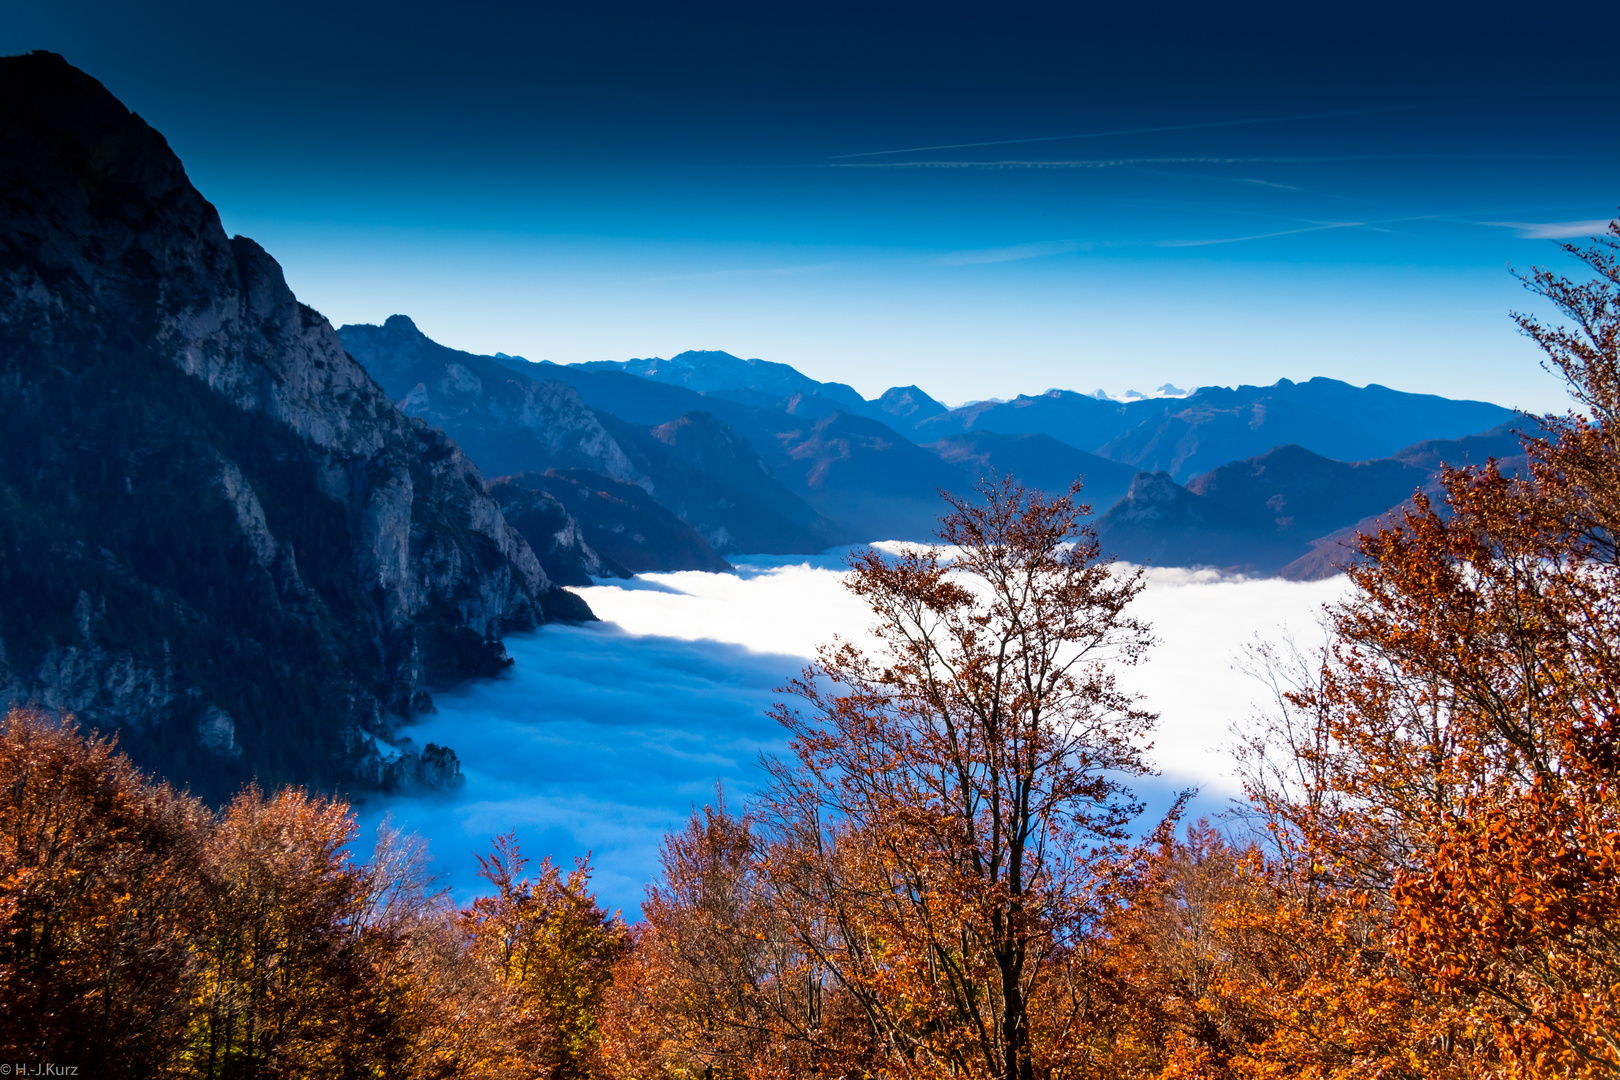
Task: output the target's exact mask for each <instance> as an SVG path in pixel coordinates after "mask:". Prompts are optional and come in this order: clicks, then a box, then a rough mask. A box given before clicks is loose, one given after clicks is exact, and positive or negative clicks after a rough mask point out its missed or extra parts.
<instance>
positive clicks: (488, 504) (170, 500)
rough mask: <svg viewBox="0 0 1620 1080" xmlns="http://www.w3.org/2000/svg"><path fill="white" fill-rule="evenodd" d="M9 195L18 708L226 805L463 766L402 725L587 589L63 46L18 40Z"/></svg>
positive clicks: (11, 638) (5, 489)
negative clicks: (70, 719) (22, 44)
mask: <svg viewBox="0 0 1620 1080" xmlns="http://www.w3.org/2000/svg"><path fill="white" fill-rule="evenodd" d="M0 195H3V198H0V415H3V416H4V417H5V423H4V425H3V426H0V704H3V703H5V702H15V701H29V702H35V703H38V704H41V705H44V706H48V707H51V708H54V709H57V710H60V711H62V712H65V713H72V714H74V715H76V716H77V717H78V718H79V719H80V720H81V721H82V722H85V723H88V724H91V725H94V726H97V727H100V728H103V729H107V730H116V731H117V732H118V734H119V738H120V740H121V745H122V746H123V748H124V749H125V750H127V751H128V752H130V753H131V754H132V755H133V757H134V758H135V759H136V760H137V761H138V762H140V763H141V764H142V765H144V766H146V767H148V768H153V769H156V770H158V771H160V772H161V773H162V774H163V775H165V776H166V777H168V778H169V779H171V780H174V781H176V782H179V783H185V784H190V785H191V786H192V787H193V789H194V790H197V791H198V792H200V793H203V794H205V795H208V796H210V797H220V796H223V795H224V794H226V793H228V792H231V791H234V790H235V789H237V788H238V787H239V786H240V785H241V783H242V782H244V781H245V780H247V779H249V778H250V777H257V778H259V779H260V780H261V781H262V782H264V783H266V784H277V783H280V782H283V781H293V782H300V783H311V784H316V785H319V786H324V787H331V786H333V785H354V784H358V785H361V786H367V785H380V786H383V787H411V786H418V785H423V784H426V785H429V786H432V785H443V784H448V783H454V782H456V780H457V779H458V770H457V763H456V759H455V755H454V753H453V752H451V751H449V750H447V749H445V748H442V747H434V746H429V747H426V748H422V749H420V750H419V749H417V748H416V747H414V745H413V744H411V743H410V742H409V741H408V740H401V739H398V738H396V735H397V732H396V727H397V725H398V724H399V723H400V722H401V721H403V720H405V719H407V718H408V717H410V716H411V715H413V714H415V713H419V712H421V711H422V710H424V709H428V708H431V704H432V703H431V697H430V690H431V689H432V688H434V687H437V686H443V685H449V684H452V683H455V682H458V681H460V680H463V679H465V678H468V677H470V676H474V675H480V674H488V673H492V672H495V671H498V670H500V669H501V668H502V667H504V666H505V665H506V664H507V663H508V662H509V661H508V660H507V658H506V653H505V649H504V648H503V646H502V635H503V634H504V633H506V632H508V631H511V630H520V629H527V628H531V627H534V626H536V625H537V624H539V623H541V622H543V621H545V620H547V619H552V618H573V619H585V618H589V617H590V612H589V609H588V608H587V607H586V606H585V604H584V603H583V601H581V600H580V599H579V598H578V597H577V596H575V595H573V594H571V593H568V592H565V591H564V590H563V589H561V588H560V587H559V586H558V585H557V583H556V582H555V581H554V580H553V579H552V578H551V577H550V576H549V575H548V574H547V573H546V571H545V570H544V569H543V568H542V566H541V564H540V562H539V561H538V560H537V559H536V557H535V554H534V552H533V551H532V550H531V548H530V547H529V545H528V544H526V543H525V542H524V541H523V539H522V537H521V536H519V535H518V533H517V532H516V531H515V530H513V529H512V528H511V527H510V526H509V525H508V524H507V522H506V520H505V519H504V517H503V516H502V514H501V510H500V507H499V505H498V504H497V502H496V500H495V499H494V498H492V497H491V496H490V495H489V494H488V493H487V491H486V489H485V485H484V480H483V477H482V475H481V474H480V472H479V469H478V468H477V466H476V465H474V464H473V462H472V461H471V460H469V459H468V457H467V456H466V455H465V454H464V453H463V452H462V450H461V449H460V448H459V447H458V446H457V445H456V444H455V443H454V442H453V441H452V440H451V439H450V438H448V437H447V436H446V435H445V434H444V433H443V432H442V431H440V430H436V429H435V428H434V427H433V426H432V425H430V424H428V423H425V422H423V421H421V420H414V419H411V418H409V417H407V416H405V415H404V414H403V413H401V412H400V411H399V409H397V408H396V407H395V406H394V404H393V402H392V401H391V399H390V396H389V395H388V394H387V393H385V392H384V390H383V389H382V388H381V387H379V386H378V385H377V383H376V382H375V381H373V380H372V378H371V377H370V376H369V375H367V373H366V371H365V369H364V368H362V367H361V366H360V364H358V363H356V362H355V361H354V360H353V359H352V358H351V357H350V356H349V355H348V353H347V352H346V351H345V349H344V347H343V344H342V342H340V341H339V339H338V337H337V334H336V332H335V331H334V330H333V329H332V327H331V325H330V324H329V323H328V322H327V321H326V320H325V319H324V318H322V317H321V316H320V314H319V313H318V312H316V311H314V310H313V309H311V308H309V307H307V306H305V305H303V304H300V303H299V302H298V301H297V299H296V298H295V297H294V296H293V294H292V292H291V291H290V290H289V289H288V288H287V285H286V283H285V281H284V280H283V277H282V272H281V268H280V267H279V266H278V265H277V264H276V262H275V260H274V259H272V258H271V257H270V256H269V255H268V254H267V253H266V252H265V251H264V250H263V249H261V248H260V247H259V246H258V245H257V244H255V243H254V242H253V241H252V240H249V239H247V238H245V237H240V236H238V237H227V236H226V234H225V231H224V230H223V228H221V225H220V220H219V215H218V214H217V213H216V212H215V210H214V208H213V207H212V206H211V205H209V203H208V202H207V201H206V200H205V199H204V198H203V197H202V196H201V195H200V194H199V193H198V192H197V190H196V189H195V188H194V187H192V185H191V183H190V182H189V181H188V180H187V178H186V174H185V170H184V168H183V167H182V166H181V163H180V161H179V159H177V158H176V157H175V155H174V153H173V152H172V151H171V150H170V149H169V147H168V145H167V143H165V141H164V139H163V137H162V136H161V135H159V134H158V133H157V132H156V131H154V130H152V128H150V127H148V126H147V125H146V123H144V122H143V121H142V120H141V119H140V118H139V117H137V116H135V115H133V114H132V113H130V112H129V111H128V110H127V109H125V108H124V106H123V105H121V104H120V103H119V102H118V101H117V99H115V98H114V97H113V96H112V95H111V94H110V93H108V92H107V90H106V89H105V88H104V87H103V86H102V85H101V84H100V83H98V82H96V81H95V80H94V79H92V78H90V77H89V76H87V75H85V74H84V73H83V72H80V71H78V70H77V69H75V68H73V67H71V66H70V65H69V64H68V63H67V62H66V61H64V60H63V59H62V58H61V57H59V56H55V55H51V54H44V53H35V54H32V55H28V56H20V57H9V58H5V59H0Z"/></svg>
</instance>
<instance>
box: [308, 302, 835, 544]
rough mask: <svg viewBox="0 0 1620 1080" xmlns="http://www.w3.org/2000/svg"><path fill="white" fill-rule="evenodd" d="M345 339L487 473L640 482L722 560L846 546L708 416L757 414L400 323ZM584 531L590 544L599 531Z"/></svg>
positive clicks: (740, 440)
mask: <svg viewBox="0 0 1620 1080" xmlns="http://www.w3.org/2000/svg"><path fill="white" fill-rule="evenodd" d="M338 333H339V334H340V335H341V336H342V339H343V342H344V344H345V345H346V346H347V348H348V349H349V352H350V353H351V354H352V355H353V356H354V357H355V358H356V359H357V360H359V361H360V362H361V363H362V364H364V365H365V367H366V369H367V370H368V371H370V372H371V373H372V375H373V376H375V377H376V378H377V380H378V381H379V382H380V383H381V384H382V386H383V388H384V389H385V390H387V391H388V393H389V394H391V395H393V396H394V397H395V400H396V401H397V402H398V403H399V406H400V408H401V409H403V410H404V411H405V412H407V413H408V414H410V415H413V416H418V417H421V418H422V419H423V420H425V421H427V422H428V423H430V424H433V425H434V426H436V427H439V428H442V429H443V430H444V431H446V432H448V433H449V434H450V435H451V436H452V437H453V438H456V439H457V440H459V441H462V442H463V444H464V445H465V446H466V448H467V452H468V453H469V454H471V455H472V456H473V458H474V460H476V461H478V462H479V464H480V465H482V466H483V468H484V471H485V472H486V473H488V474H490V475H505V474H515V473H524V472H535V473H539V472H545V471H547V470H568V469H588V470H591V471H593V472H597V473H600V474H602V475H604V476H606V477H608V478H610V479H612V480H615V481H618V482H620V483H628V484H635V485H637V486H639V487H641V488H642V489H643V490H644V491H645V492H647V493H648V494H650V495H651V496H652V497H653V499H655V500H656V501H657V502H658V503H659V504H661V505H662V506H664V507H665V508H667V509H668V510H669V511H671V512H672V513H673V514H674V515H675V516H676V517H678V518H679V519H680V520H681V521H683V522H685V523H686V524H687V525H688V526H690V527H691V528H693V529H696V530H697V531H698V532H699V533H700V534H702V536H703V537H704V538H705V539H706V541H707V542H708V543H709V544H711V545H712V546H713V547H715V548H716V549H718V550H721V551H745V552H754V553H767V554H789V553H813V552H818V551H822V550H824V549H826V548H828V547H830V546H832V545H834V544H836V543H839V542H840V541H841V540H842V539H843V536H844V534H843V532H842V531H841V530H840V529H839V528H838V526H837V525H836V524H835V523H833V522H832V521H829V520H827V519H825V518H824V517H823V516H822V515H821V514H819V513H817V511H816V510H814V509H812V508H811V507H810V506H809V505H808V504H807V503H806V502H805V501H804V500H803V499H801V498H800V497H799V496H798V495H796V494H795V493H794V492H792V491H790V490H789V489H788V487H787V486H785V485H784V484H782V483H781V482H780V481H778V480H777V479H776V478H775V477H773V476H772V474H771V470H770V469H769V467H768V466H767V465H766V464H765V463H763V462H762V461H761V460H760V456H759V454H758V453H757V452H756V451H755V449H754V445H753V443H752V442H750V440H748V439H746V438H744V437H743V436H741V435H739V434H738V433H737V432H736V431H735V430H733V429H732V428H731V427H730V426H729V425H727V424H726V423H725V422H724V421H723V420H720V419H717V418H716V417H715V416H714V415H713V413H711V412H708V411H706V410H707V409H708V408H710V407H714V406H720V407H721V408H724V409H726V410H728V411H729V412H732V413H737V414H739V415H741V416H742V417H743V418H744V419H745V420H747V421H749V422H752V421H754V420H755V419H756V415H755V414H756V412H757V410H753V409H750V408H748V407H746V406H738V405H735V404H734V403H729V402H725V401H723V400H719V399H711V398H708V397H705V396H703V395H701V394H698V393H696V392H694V391H691V390H687V389H685V388H683V387H676V386H668V385H660V384H657V383H653V382H649V381H648V380H646V379H642V378H639V377H636V376H632V375H625V374H622V373H620V372H617V371H612V370H603V371H580V370H578V369H575V368H565V367H561V366H559V365H555V364H530V363H528V362H527V361H523V360H514V359H513V358H510V357H491V356H477V355H474V354H472V353H467V352H462V351H460V350H457V349H451V348H448V347H446V346H444V345H440V344H439V343H438V342H435V341H432V340H431V339H429V338H428V337H427V336H426V335H424V334H423V333H422V332H421V331H420V330H419V329H417V327H416V325H415V324H414V323H413V322H411V320H410V319H408V318H406V317H405V316H403V315H395V316H392V317H391V318H389V319H388V320H387V321H386V322H385V323H384V324H383V325H382V326H370V325H363V324H362V325H352V326H344V327H342V328H341V329H340V330H339V331H338ZM565 380H569V381H565ZM574 383H579V384H583V385H584V386H585V387H586V389H588V390H589V389H593V388H596V387H598V386H600V385H604V384H605V385H606V387H607V388H608V392H607V393H606V394H599V395H597V398H598V400H599V399H600V398H601V397H604V396H605V397H607V398H608V399H609V400H611V401H612V402H613V403H614V404H617V405H619V406H620V407H621V408H623V410H624V412H625V413H628V414H629V415H628V416H625V415H624V414H623V413H618V414H616V411H610V410H609V409H606V408H602V407H600V406H597V405H595V404H594V403H587V402H586V401H585V399H584V398H583V397H582V395H581V392H580V389H579V387H578V386H576V385H574ZM606 505H607V504H605V503H591V504H588V506H589V508H590V509H592V510H594V509H595V508H596V507H598V506H606ZM582 525H583V527H584V532H583V533H582V535H584V536H589V535H592V534H593V531H594V528H595V525H596V523H594V522H590V521H586V522H583V523H582Z"/></svg>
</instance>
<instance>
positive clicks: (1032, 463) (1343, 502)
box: [339, 315, 1534, 576]
mask: <svg viewBox="0 0 1620 1080" xmlns="http://www.w3.org/2000/svg"><path fill="white" fill-rule="evenodd" d="M339 334H340V336H341V337H342V338H343V340H344V343H345V345H346V346H347V347H348V349H349V351H350V353H351V354H352V355H354V356H355V357H356V358H357V359H359V360H360V361H361V362H362V363H364V364H365V365H366V366H367V368H368V369H369V370H370V371H371V372H372V374H373V375H374V376H375V377H376V378H377V379H378V380H379V381H380V382H381V383H382V384H383V386H384V387H385V388H386V389H387V390H388V391H389V393H390V394H392V395H394V396H395V397H396V399H397V400H398V401H399V403H400V406H401V408H403V409H404V410H405V411H406V412H408V413H411V414H413V415H417V416H420V417H422V418H423V419H425V420H427V421H428V422H430V423H433V424H435V425H437V426H440V427H442V428H443V429H444V430H445V431H446V432H447V433H448V434H449V435H451V436H452V437H453V438H455V439H456V440H457V441H458V442H459V443H460V444H461V445H463V446H465V447H467V448H468V450H469V452H470V453H472V454H473V456H474V457H475V459H477V460H479V461H480V462H482V463H484V464H485V467H486V469H488V470H489V471H490V472H492V473H500V472H505V471H513V472H522V471H527V472H530V473H544V472H546V471H548V470H549V471H551V472H553V473H558V472H559V471H565V472H567V473H568V474H569V475H571V476H572V477H573V478H574V482H576V483H584V484H585V485H586V487H591V486H594V487H597V488H600V489H602V490H608V489H609V487H610V485H612V484H619V485H624V484H631V485H636V486H639V488H640V489H641V490H642V491H643V492H644V493H645V497H646V498H648V499H650V500H651V501H652V503H654V504H656V505H661V506H663V507H666V508H667V509H668V510H669V511H671V512H672V513H673V514H674V515H675V516H676V517H677V518H678V519H679V520H680V521H681V522H683V523H684V524H686V525H688V526H690V527H691V528H693V529H694V530H695V531H696V532H698V533H699V534H701V535H702V536H703V537H704V538H705V539H706V540H707V541H708V543H709V546H710V547H711V548H712V549H714V552H713V553H712V557H714V558H718V557H719V556H718V553H720V552H746V551H755V552H761V553H780V552H801V551H802V552H807V551H812V550H819V549H820V548H823V547H825V546H828V545H829V544H831V543H833V542H860V541H869V540H878V539H927V538H928V537H929V536H930V535H931V531H932V527H933V524H934V521H935V519H936V518H937V517H938V515H939V512H940V507H941V503H940V501H939V497H938V492H939V490H940V489H946V490H956V491H961V490H964V489H966V488H969V487H971V486H972V485H973V484H974V483H976V482H977V481H978V480H979V479H980V478H982V477H984V476H987V475H990V474H991V473H992V472H994V473H996V474H999V475H1008V474H1010V475H1012V476H1015V477H1016V478H1018V479H1019V480H1020V481H1021V482H1022V483H1024V484H1026V485H1028V486H1030V487H1033V488H1038V489H1041V490H1043V491H1047V492H1052V493H1058V492H1063V491H1066V490H1067V488H1068V486H1069V484H1070V483H1071V482H1072V481H1073V480H1074V479H1075V478H1076V477H1083V478H1084V480H1085V489H1084V493H1083V496H1082V497H1083V498H1085V499H1086V500H1087V501H1089V502H1090V503H1091V504H1092V506H1093V508H1094V510H1095V511H1096V512H1097V513H1098V514H1099V519H1098V528H1099V531H1100V532H1101V534H1102V536H1103V538H1104V540H1105V542H1106V544H1107V545H1108V546H1109V548H1110V550H1112V551H1114V552H1115V553H1116V554H1118V555H1120V556H1121V557H1124V558H1127V559H1129V560H1131V561H1135V562H1141V563H1154V564H1161V565H1164V564H1169V565H1208V566H1216V567H1221V568H1223V569H1231V570H1241V571H1245V572H1248V573H1258V574H1274V573H1282V574H1287V575H1290V576H1301V575H1305V576H1310V575H1315V576H1321V575H1324V574H1329V573H1332V572H1334V571H1335V570H1336V569H1337V568H1338V567H1339V566H1341V565H1343V562H1344V561H1345V560H1346V559H1347V558H1349V557H1350V550H1349V548H1348V547H1347V546H1345V545H1344V544H1343V543H1341V542H1340V541H1341V540H1342V539H1343V537H1341V536H1339V534H1340V533H1341V531H1342V530H1344V529H1346V528H1347V527H1350V526H1353V525H1355V524H1356V523H1358V522H1371V521H1375V520H1377V519H1378V517H1379V515H1381V514H1385V513H1386V512H1387V511H1389V510H1390V509H1391V508H1393V507H1396V506H1399V505H1401V504H1402V503H1404V502H1405V501H1406V500H1407V499H1408V498H1409V497H1410V496H1411V495H1412V493H1413V492H1414V491H1416V490H1418V489H1420V488H1424V487H1431V488H1432V486H1433V483H1434V478H1435V475H1436V471H1437V469H1438V468H1439V465H1440V463H1441V462H1442V461H1451V462H1453V463H1459V464H1460V463H1465V462H1469V461H1479V460H1482V459H1483V455H1487V454H1495V455H1496V456H1498V457H1507V456H1511V455H1514V454H1517V453H1518V452H1519V444H1518V440H1517V437H1516V436H1515V435H1514V434H1512V429H1513V428H1514V427H1518V426H1526V425H1528V426H1530V427H1531V428H1532V430H1534V424H1533V422H1531V421H1529V420H1527V419H1524V418H1516V416H1515V414H1514V413H1513V412H1512V411H1511V410H1509V409H1505V408H1503V407H1501V406H1499V405H1492V404H1489V403H1487V402H1478V401H1456V400H1452V399H1448V398H1442V397H1436V396H1433V395H1425V394H1406V393H1402V392H1399V391H1395V390H1390V389H1388V388H1386V387H1382V386H1368V387H1355V386H1351V385H1349V384H1347V383H1343V382H1339V381H1337V380H1333V379H1322V378H1317V379H1311V380H1309V381H1308V382H1303V383H1295V382H1292V381H1289V380H1287V379H1283V380H1280V381H1279V382H1278V383H1276V384H1275V385H1273V386H1267V387H1255V386H1239V387H1236V388H1229V387H1204V388H1201V389H1199V390H1197V391H1195V392H1193V393H1191V394H1188V395H1186V396H1183V397H1171V396H1165V397H1157V398H1137V399H1134V400H1130V401H1124V402H1121V401H1114V400H1111V399H1107V398H1100V397H1097V396H1095V395H1087V394H1079V393H1075V392H1073V391H1065V390H1051V391H1048V392H1046V393H1045V394H1041V395H1037V396H1021V397H1018V398H1015V399H1014V400H1012V401H1008V402H975V403H972V404H969V405H964V406H962V407H960V408H955V409H951V408H947V407H946V406H945V405H943V404H941V403H940V402H939V401H937V400H935V399H934V398H932V397H930V396H929V395H928V394H927V393H926V392H925V391H924V390H922V389H921V388H920V387H917V386H905V387H893V388H891V389H889V390H887V391H885V392H884V393H883V394H882V395H880V396H879V397H878V398H877V399H876V400H873V401H867V400H865V399H863V398H861V397H860V395H859V394H857V393H856V392H855V391H854V390H853V389H852V388H851V387H848V386H845V385H843V384H841V383H823V382H817V381H816V380H814V379H812V378H810V377H809V376H807V375H804V374H802V373H801V372H799V371H797V370H795V369H794V368H792V367H789V366H787V365H785V364H773V363H767V362H766V361H762V360H743V359H741V358H738V357H735V356H732V355H730V354H728V353H724V352H712V351H710V352H686V353H681V354H679V355H677V356H675V357H674V358H672V359H669V360H663V359H657V358H654V359H646V360H629V361H623V362H611V363H609V362H601V363H589V364H578V365H570V366H563V365H557V364H549V363H532V362H530V361H527V360H524V359H522V358H520V357H512V356H504V355H497V356H493V357H483V356H474V355H472V354H469V353H463V352H458V351H456V350H452V349H448V348H446V347H444V346H441V345H438V344H437V343H434V342H432V341H430V340H428V339H427V338H426V337H425V336H424V335H422V334H421V332H420V331H419V330H417V328H416V326H415V325H414V324H413V323H412V322H411V321H410V320H409V319H407V318H405V317H404V316H398V315H396V316H394V317H393V318H390V319H389V320H388V321H387V322H386V323H385V324H384V325H383V326H381V327H377V326H345V327H342V328H341V329H340V330H339ZM516 417H524V418H526V419H523V420H521V421H519V420H516V419H514V418H516ZM525 425H527V426H525ZM1476 433H1483V434H1476ZM717 448H723V452H722V451H720V450H717ZM592 477H594V479H592ZM706 483H707V485H708V486H707V487H706V486H705V484H706ZM600 505H601V506H602V507H603V508H606V507H607V506H609V505H610V504H609V503H607V502H602V503H600ZM570 506H571V511H572V513H573V514H574V515H575V516H576V517H577V518H578V519H579V520H580V522H581V524H582V527H583V528H584V530H585V535H586V536H592V535H598V536H599V535H601V534H600V533H599V532H593V530H595V529H597V528H598V526H597V525H595V524H594V523H593V521H592V517H591V515H592V513H593V509H592V508H590V507H588V506H586V505H575V504H570ZM749 523H752V524H753V526H754V527H753V528H752V529H750V528H749V527H748V525H749ZM530 541H531V544H533V543H535V540H534V538H533V537H531V538H530ZM536 550H537V551H540V550H541V548H540V547H538V546H537V547H536ZM672 550H680V551H684V552H686V554H685V555H681V556H675V555H672V554H669V553H665V554H660V555H658V556H657V557H656V558H654V559H653V561H654V562H656V563H657V565H658V567H660V568H673V567H676V566H690V567H691V568H696V567H697V564H698V563H699V562H704V561H708V560H709V559H710V555H702V556H700V555H698V554H696V553H695V551H694V549H692V548H691V546H690V544H687V545H686V546H684V547H682V546H680V545H676V549H672ZM616 557H617V556H616ZM648 558H652V556H650V555H647V554H645V553H642V552H638V551H627V552H626V553H625V556H624V565H625V566H626V567H627V568H629V569H631V570H633V571H639V570H644V569H652V568H654V567H653V563H652V562H648V561H646V560H647V559H648ZM672 559H673V560H674V561H671V560H672ZM682 560H686V561H682Z"/></svg>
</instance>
